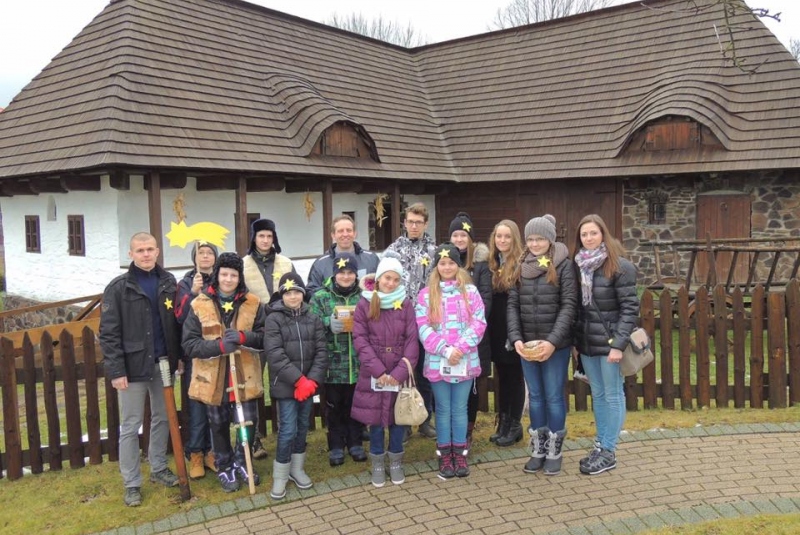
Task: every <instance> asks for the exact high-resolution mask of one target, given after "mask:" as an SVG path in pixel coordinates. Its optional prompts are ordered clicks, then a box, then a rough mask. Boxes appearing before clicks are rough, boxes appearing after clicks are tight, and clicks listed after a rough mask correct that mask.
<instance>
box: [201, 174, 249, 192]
mask: <svg viewBox="0 0 800 535" xmlns="http://www.w3.org/2000/svg"><path fill="white" fill-rule="evenodd" d="M238 186H239V179H238V178H237V177H235V176H231V175H207V176H202V177H200V176H199V177H197V186H196V187H197V191H217V190H223V189H236V188H237V187H238Z"/></svg>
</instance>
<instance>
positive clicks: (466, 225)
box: [448, 212, 475, 241]
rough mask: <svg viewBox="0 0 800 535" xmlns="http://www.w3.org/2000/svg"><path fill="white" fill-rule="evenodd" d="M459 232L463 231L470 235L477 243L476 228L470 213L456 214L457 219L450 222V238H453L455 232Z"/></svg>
mask: <svg viewBox="0 0 800 535" xmlns="http://www.w3.org/2000/svg"><path fill="white" fill-rule="evenodd" d="M457 230H463V231H464V232H466V233H467V234H469V239H470V240H472V241H475V236H474V234H473V231H474V227H473V226H472V219H470V217H469V214H468V213H466V212H459V213H457V214H456V217H455V218H453V220H452V221H451V222H450V233H449V234H448V236H452V235H453V232H455V231H457Z"/></svg>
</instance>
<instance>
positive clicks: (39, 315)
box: [2, 295, 83, 332]
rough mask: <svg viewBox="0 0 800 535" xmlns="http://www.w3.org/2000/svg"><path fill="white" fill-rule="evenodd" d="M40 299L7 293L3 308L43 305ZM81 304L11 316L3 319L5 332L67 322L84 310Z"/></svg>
mask: <svg viewBox="0 0 800 535" xmlns="http://www.w3.org/2000/svg"><path fill="white" fill-rule="evenodd" d="M41 304H42V303H41V302H40V301H33V300H31V299H26V298H24V297H19V296H15V295H6V296H5V297H4V298H3V310H17V309H20V308H26V307H32V306H36V305H41ZM82 308H83V307H81V306H63V307H53V308H48V309H45V310H40V311H38V312H26V313H25V314H20V315H15V316H11V317H9V318H4V319H3V320H2V328H3V332H12V331H22V330H25V329H33V328H35V327H44V326H45V325H53V324H58V323H66V322H68V321H72V319H73V318H74V317H75V316H76V315H77V314H78V313H79V312H80V311H81V310H82Z"/></svg>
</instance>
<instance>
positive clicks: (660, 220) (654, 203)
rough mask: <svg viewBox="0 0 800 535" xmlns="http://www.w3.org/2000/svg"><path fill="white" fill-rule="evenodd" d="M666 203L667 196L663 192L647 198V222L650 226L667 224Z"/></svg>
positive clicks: (651, 194)
mask: <svg viewBox="0 0 800 535" xmlns="http://www.w3.org/2000/svg"><path fill="white" fill-rule="evenodd" d="M667 201H669V195H668V194H667V193H666V192H664V191H655V192H652V193H650V195H648V196H647V222H648V223H649V224H651V225H664V224H666V223H667Z"/></svg>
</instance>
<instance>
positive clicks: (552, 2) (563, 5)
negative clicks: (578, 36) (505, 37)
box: [488, 0, 613, 30]
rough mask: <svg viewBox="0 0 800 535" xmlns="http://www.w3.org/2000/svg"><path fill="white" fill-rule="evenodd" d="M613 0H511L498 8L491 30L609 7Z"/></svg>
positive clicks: (490, 26)
mask: <svg viewBox="0 0 800 535" xmlns="http://www.w3.org/2000/svg"><path fill="white" fill-rule="evenodd" d="M612 3H613V0H511V2H510V3H509V4H508V5H507V6H506V7H504V8H502V9H498V10H497V13H496V14H495V17H494V20H493V21H492V22H491V24H490V25H489V27H488V29H489V30H502V29H504V28H514V27H515V26H523V25H526V24H533V23H536V22H543V21H546V20H552V19H560V18H562V17H568V16H570V15H575V14H578V13H585V12H587V11H594V10H595V9H602V8H604V7H608V6H610V5H611V4H612Z"/></svg>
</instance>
